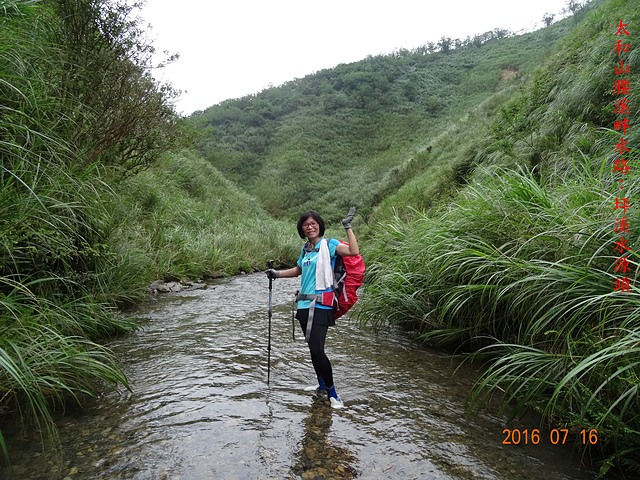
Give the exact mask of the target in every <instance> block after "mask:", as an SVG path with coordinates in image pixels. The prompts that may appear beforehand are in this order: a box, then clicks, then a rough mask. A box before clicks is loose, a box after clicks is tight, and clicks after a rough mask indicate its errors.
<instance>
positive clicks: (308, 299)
mask: <svg viewBox="0 0 640 480" xmlns="http://www.w3.org/2000/svg"><path fill="white" fill-rule="evenodd" d="M355 212H356V209H355V208H354V207H351V209H349V213H348V214H347V216H346V217H345V218H344V219H343V220H342V226H343V227H344V228H345V230H346V234H347V241H348V245H347V244H345V243H340V242H339V241H338V240H336V239H335V238H331V239H328V240H327V239H325V238H324V231H325V223H324V220H323V219H322V217H321V216H320V215H319V214H318V213H316V212H314V211H313V210H311V211H308V212H305V213H303V214H302V215H301V216H300V218H299V219H298V224H297V228H298V234H299V235H300V238H302V239H305V238H306V240H307V241H306V243H305V244H304V246H303V247H302V249H301V251H300V256H299V257H298V261H297V263H296V266H295V267H293V268H289V269H286V270H274V269H269V270H267V277H269V278H270V279H276V278H280V277H282V278H290V277H298V276H300V275H302V279H301V284H300V292H299V294H298V295H297V296H296V300H297V307H298V311H297V313H296V318H297V319H298V321H299V322H300V327H301V328H302V331H303V332H304V335H305V339H306V341H307V343H308V344H309V351H310V353H311V362H312V363H313V368H314V369H315V372H316V375H317V377H318V386H317V387H315V390H316V391H317V392H318V393H323V394H324V393H326V395H327V397H328V399H329V401H330V402H331V406H332V407H333V408H342V407H344V403H343V402H342V400H341V399H340V396H339V395H338V393H337V391H336V386H335V383H334V380H333V369H332V367H331V362H330V361H329V358H328V357H327V355H326V353H325V351H324V345H325V340H326V337H327V331H328V330H329V327H330V326H333V325H335V320H334V310H333V295H334V293H333V266H334V263H335V259H336V255H341V256H352V255H358V254H359V253H360V249H359V247H358V241H357V239H356V236H355V234H354V233H353V229H352V228H351V222H352V220H353V217H354V216H355Z"/></svg>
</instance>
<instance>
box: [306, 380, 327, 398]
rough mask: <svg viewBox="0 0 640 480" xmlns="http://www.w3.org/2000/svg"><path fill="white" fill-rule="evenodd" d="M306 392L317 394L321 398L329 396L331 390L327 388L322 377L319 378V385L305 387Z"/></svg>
mask: <svg viewBox="0 0 640 480" xmlns="http://www.w3.org/2000/svg"><path fill="white" fill-rule="evenodd" d="M304 391H305V392H315V394H316V395H318V396H319V397H320V396H323V397H324V396H325V395H327V394H328V392H329V389H328V388H327V385H326V384H325V383H324V380H323V379H322V377H318V385H312V386H310V387H305V389H304Z"/></svg>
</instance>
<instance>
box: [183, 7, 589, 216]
mask: <svg viewBox="0 0 640 480" xmlns="http://www.w3.org/2000/svg"><path fill="white" fill-rule="evenodd" d="M575 23H576V21H575V19H569V20H564V21H562V22H558V23H556V24H554V25H552V26H551V27H549V28H547V29H544V30H541V31H537V32H533V33H529V34H526V35H520V36H512V35H509V33H508V32H505V31H500V30H496V31H492V32H487V33H485V34H483V35H476V36H474V37H473V38H468V39H466V40H464V41H460V40H452V39H449V42H440V43H439V45H432V44H427V45H425V46H423V47H420V48H417V49H414V50H412V51H409V50H399V51H397V52H394V53H392V54H389V55H379V56H375V57H368V58H366V59H364V60H362V61H360V62H355V63H351V64H344V65H339V66H338V67H336V68H333V69H328V70H322V71H320V72H317V73H316V74H313V75H309V76H307V77H304V78H302V79H297V80H293V81H291V82H288V83H286V84H284V85H282V86H280V87H277V88H269V89H267V90H264V91H263V92H261V93H259V94H256V95H250V96H246V97H243V98H240V99H237V100H228V101H226V102H223V103H221V104H219V105H215V106H212V107H210V108H208V109H207V110H205V111H204V112H199V113H196V114H194V115H192V117H191V118H190V120H191V122H192V123H193V125H195V126H196V127H197V128H198V129H201V131H203V132H204V138H203V140H202V141H201V142H200V145H199V146H198V151H199V152H200V154H201V155H202V156H203V158H205V159H206V160H208V161H210V162H211V164H212V165H214V166H216V168H218V169H219V170H220V171H221V172H223V173H224V174H225V175H226V176H227V177H228V178H230V179H231V180H233V181H234V182H236V183H237V184H238V185H240V186H242V187H243V188H245V189H246V190H248V191H251V192H252V194H254V195H255V196H256V197H257V198H258V199H259V200H260V202H261V203H262V205H264V207H265V208H266V209H267V211H268V212H270V213H271V214H272V215H274V216H276V217H286V218H289V219H292V218H295V217H296V216H297V215H298V214H299V213H300V212H301V211H304V210H306V209H309V208H315V209H317V210H319V211H321V212H322V213H323V215H325V216H326V217H327V219H329V220H338V219H339V218H340V216H341V215H342V214H343V212H344V211H346V210H347V209H348V207H349V206H350V205H352V204H355V205H358V206H359V207H360V212H361V214H362V215H364V216H365V217H366V216H368V215H369V214H370V213H371V211H372V209H371V207H372V206H373V205H374V204H377V203H379V202H380V201H381V200H382V199H383V198H384V196H386V194H388V193H389V192H391V191H394V190H395V189H397V188H398V186H400V185H402V183H404V181H405V180H406V179H407V178H408V176H409V175H411V172H410V169H407V167H406V163H407V162H408V161H409V160H410V159H415V161H416V162H423V163H425V162H426V163H430V162H431V155H436V154H437V153H439V152H442V151H443V150H450V149H451V148H452V145H449V144H447V142H451V140H452V138H451V135H448V132H450V128H451V126H452V125H453V124H455V123H456V122H457V120H458V118H459V117H461V116H462V115H465V114H466V113H467V112H468V111H469V110H470V109H471V108H474V107H475V106H476V105H478V104H479V103H481V102H484V101H485V100H487V99H488V98H490V97H492V98H493V100H492V101H489V102H488V103H487V104H486V105H488V107H487V108H489V107H492V108H495V106H496V105H497V104H499V102H500V101H501V100H504V99H505V98H507V95H502V96H495V94H496V93H497V92H503V91H505V90H506V91H508V92H513V91H514V90H515V89H516V88H517V86H518V85H520V84H521V83H522V82H523V81H524V80H525V79H526V78H527V77H528V76H529V74H530V72H531V71H532V70H533V69H534V67H535V66H537V65H538V64H539V63H540V61H541V60H542V59H543V58H544V57H545V56H546V55H548V54H549V52H550V51H551V50H552V49H553V47H554V45H555V44H556V43H557V42H558V41H559V40H560V39H561V38H563V36H564V35H566V34H567V33H568V32H569V31H570V30H571V29H572V28H573V27H574V25H575ZM443 136H446V138H445V139H444V143H438V138H442V137H443ZM451 143H452V144H455V142H451ZM429 146H433V149H432V152H431V154H429V153H428V152H427V150H426V149H427V148H428V147H429ZM462 160H463V159H456V160H455V161H456V163H457V162H459V161H462Z"/></svg>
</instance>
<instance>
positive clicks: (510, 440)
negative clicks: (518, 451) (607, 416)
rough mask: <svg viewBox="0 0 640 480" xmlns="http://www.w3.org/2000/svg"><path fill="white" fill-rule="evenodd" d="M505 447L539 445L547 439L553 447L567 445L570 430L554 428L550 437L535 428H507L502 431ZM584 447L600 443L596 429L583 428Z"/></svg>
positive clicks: (581, 433) (580, 432)
mask: <svg viewBox="0 0 640 480" xmlns="http://www.w3.org/2000/svg"><path fill="white" fill-rule="evenodd" d="M502 434H503V435H504V438H503V439H502V444H503V445H539V444H540V443H541V442H543V441H546V440H547V438H548V440H549V443H551V445H565V444H566V443H567V440H568V439H569V429H568V428H553V429H551V430H549V433H548V435H544V434H543V433H542V432H541V431H540V430H539V429H537V428H533V429H529V428H524V429H520V428H505V429H503V430H502ZM578 434H579V435H578V438H579V441H580V442H582V445H595V444H596V443H598V431H597V430H596V429H595V428H592V429H590V430H587V429H586V428H583V429H582V430H580V431H579V432H578Z"/></svg>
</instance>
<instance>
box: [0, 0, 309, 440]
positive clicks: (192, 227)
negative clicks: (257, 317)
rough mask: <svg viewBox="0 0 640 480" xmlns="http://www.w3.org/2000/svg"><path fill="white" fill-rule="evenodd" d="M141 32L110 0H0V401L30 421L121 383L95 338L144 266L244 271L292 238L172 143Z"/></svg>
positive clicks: (111, 321)
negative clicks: (107, 386) (259, 228)
mask: <svg viewBox="0 0 640 480" xmlns="http://www.w3.org/2000/svg"><path fill="white" fill-rule="evenodd" d="M142 38H144V36H143V35H142V30H141V29H140V28H139V21H137V20H136V18H135V16H134V10H133V7H131V6H127V5H126V4H125V3H120V2H117V1H111V0H100V1H88V0H50V1H34V0H16V1H9V2H2V3H1V4H0V99H1V100H0V101H1V104H0V414H8V413H11V414H15V412H20V414H21V417H22V419H23V420H24V422H25V423H26V424H27V425H35V426H36V427H37V428H39V429H42V430H49V431H51V429H53V428H54V426H53V424H52V422H51V417H50V412H51V410H52V409H55V408H59V407H61V406H63V405H65V404H66V403H68V402H69V401H74V402H82V401H83V399H84V398H85V397H86V396H87V395H95V394H96V393H97V392H99V391H100V390H101V389H102V388H103V383H104V382H118V383H121V384H124V385H126V384H127V383H126V378H125V377H124V375H123V374H122V372H121V371H120V368H119V366H118V363H117V361H116V359H115V358H113V355H112V354H111V353H110V352H109V351H108V350H107V349H105V348H104V347H102V346H101V345H100V344H99V342H100V341H101V340H103V339H105V338H106V337H109V336H111V335H115V334H118V333H121V332H127V331H130V330H131V329H133V328H135V325H133V324H131V323H130V322H128V321H126V319H124V317H123V316H122V315H120V314H118V311H117V309H116V307H117V306H122V305H126V304H128V303H130V302H133V301H136V300H139V299H140V298H142V296H143V295H144V294H145V287H146V286H147V285H148V284H149V283H150V282H151V281H152V280H155V279H157V278H162V277H164V278H174V279H182V278H185V277H190V278H198V277H201V276H207V275H211V276H212V275H224V274H231V273H236V272H238V271H241V270H245V271H250V270H253V269H256V268H258V267H263V265H264V263H265V261H264V259H265V258H267V257H273V258H280V259H283V258H288V257H290V256H292V251H293V249H294V248H295V247H294V246H295V244H296V243H295V232H294V231H292V230H291V229H289V230H287V229H286V228H285V227H283V226H282V225H279V224H278V222H276V221H273V220H270V219H269V218H268V216H267V215H266V214H264V212H263V211H262V210H261V209H260V207H258V206H256V205H255V201H254V200H253V199H252V198H251V197H250V196H249V195H247V194H245V193H242V192H241V191H240V190H238V189H237V188H236V187H235V186H234V185H232V184H231V183H230V182H229V181H228V180H226V179H224V178H223V177H222V176H221V175H220V174H219V173H218V172H217V171H216V170H215V169H214V168H213V167H211V165H209V164H207V163H205V162H204V161H203V160H202V159H200V158H198V157H197V155H195V154H194V153H193V152H189V151H180V150H176V149H177V148H178V147H179V146H180V144H185V143H186V140H188V139H189V138H190V135H191V133H192V132H189V131H185V129H184V127H181V126H180V119H179V118H178V117H177V116H176V114H175V113H174V110H173V108H172V107H171V100H172V99H173V98H174V94H175V92H173V91H172V89H171V88H170V87H168V86H162V85H158V84H157V83H156V82H155V81H154V80H153V79H152V77H151V75H150V72H151V68H150V67H151V64H150V60H151V56H152V53H153V49H152V47H151V46H149V45H147V44H145V43H144V42H143V41H142V40H141V39H142ZM172 149H173V151H174V153H172V154H167V152H168V151H170V150H172ZM175 152H177V153H175ZM256 225H259V226H260V227H261V230H257V229H256ZM265 238H267V239H268V241H265ZM249 252H251V253H249ZM50 433H51V432H50ZM0 446H1V447H2V448H3V449H5V448H6V445H5V442H4V441H3V437H2V434H1V432H0ZM5 453H6V450H5Z"/></svg>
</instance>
